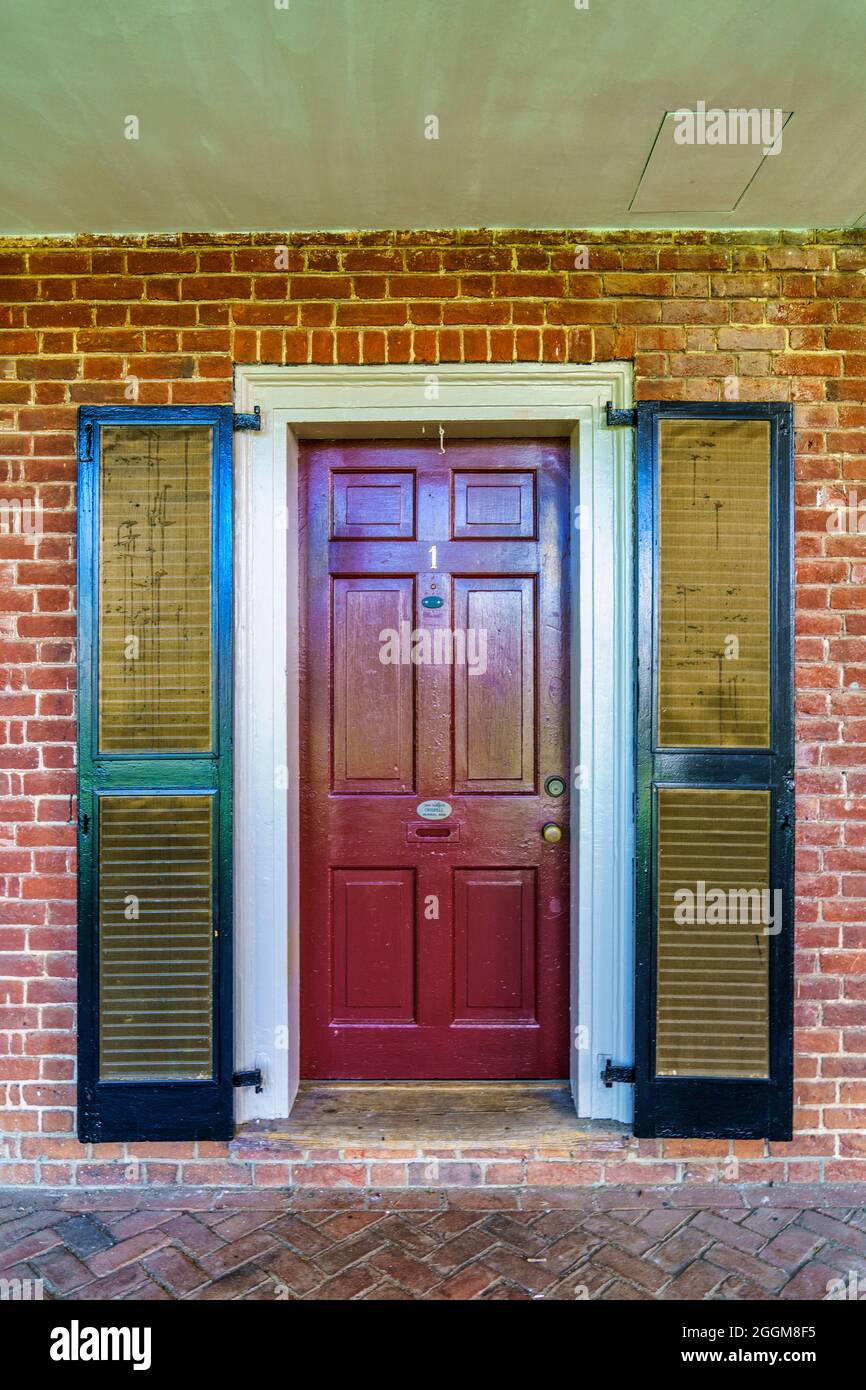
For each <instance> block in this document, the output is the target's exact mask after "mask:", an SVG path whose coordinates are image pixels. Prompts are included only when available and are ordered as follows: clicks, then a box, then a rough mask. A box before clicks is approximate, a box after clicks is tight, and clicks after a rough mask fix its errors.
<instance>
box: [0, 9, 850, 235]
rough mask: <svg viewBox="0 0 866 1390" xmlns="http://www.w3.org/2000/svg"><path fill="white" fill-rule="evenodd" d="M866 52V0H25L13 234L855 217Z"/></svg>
mask: <svg viewBox="0 0 866 1390" xmlns="http://www.w3.org/2000/svg"><path fill="white" fill-rule="evenodd" d="M584 2H585V0H580V3H584ZM283 6H285V8H284V7H283ZM864 67H866V0H588V5H587V8H585V9H579V8H577V7H576V4H575V0H0V234H7V235H8V234H13V235H14V234H48V233H69V232H90V231H93V232H127V231H129V232H146V231H163V232H170V231H182V230H214V231H219V230H261V231H293V230H300V231H310V230H323V229H327V230H331V229H342V228H382V227H386V228H392V227H398V228H399V227H418V228H422V227H478V226H491V227H532V228H538V227H542V228H543V227H549V228H557V227H565V228H581V227H635V228H640V227H669V226H677V227H690V226H695V227H721V228H725V227H832V226H847V225H851V224H853V223H855V222H857V221H860V220H864V221H866V161H864V156H863V136H864V131H866V73H864ZM698 101H703V102H705V103H706V106H707V107H708V108H712V107H719V108H725V109H727V108H731V107H733V108H755V107H757V108H771V109H775V108H778V109H779V110H781V111H784V112H785V113H789V112H790V113H792V114H791V115H790V118H789V119H788V121H787V124H786V125H785V127H784V136H783V145H782V150H781V152H780V153H779V154H777V155H774V156H771V157H768V158H763V157H762V156H761V154H760V151H759V150H758V149H757V148H754V149H748V150H745V151H743V150H740V151H733V150H732V149H731V148H730V147H728V148H725V147H715V148H713V149H710V148H708V147H703V148H701V149H695V148H692V147H683V146H680V147H677V148H673V146H671V148H670V149H665V148H664V141H665V140H669V138H670V128H671V121H670V118H668V120H667V121H666V120H665V114H666V113H667V112H672V111H676V110H678V109H680V108H684V107H686V108H689V109H694V108H695V106H696V104H697V102H698ZM128 116H135V117H137V119H138V122H139V127H140V130H139V139H138V140H128V139H126V138H125V137H124V127H125V121H126V118H127V117H128ZM429 116H435V117H436V118H437V119H438V122H439V138H438V140H430V139H425V124H428V123H427V117H429ZM659 142H662V143H659ZM651 154H652V155H653V158H652V160H651V159H650V156H651ZM671 161H674V162H673V163H672V162H671ZM645 169H646V173H647V179H646V180H645V181H644V182H643V183H642V177H643V174H644V170H645ZM658 179H660V180H661V183H660V185H659V184H658V183H654V182H653V180H658ZM659 198H661V199H662V201H663V202H666V203H667V202H671V201H675V202H678V203H681V204H682V206H680V207H662V208H659ZM639 207H643V208H651V209H654V210H653V211H642V212H638V211H637V210H636V209H637V208H639ZM630 209H631V210H630Z"/></svg>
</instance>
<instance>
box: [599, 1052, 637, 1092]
mask: <svg viewBox="0 0 866 1390" xmlns="http://www.w3.org/2000/svg"><path fill="white" fill-rule="evenodd" d="M599 1080H600V1081H601V1084H602V1085H603V1086H606V1087H607V1089H608V1090H610V1088H611V1086H612V1085H613V1083H614V1082H615V1081H625V1082H627V1083H631V1082H633V1081H634V1067H615V1066H614V1064H613V1062H612V1061H611V1060H610V1058H609V1057H605V1059H604V1069H603V1071H602V1073H601V1076H600V1077H599Z"/></svg>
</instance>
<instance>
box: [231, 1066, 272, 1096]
mask: <svg viewBox="0 0 866 1390" xmlns="http://www.w3.org/2000/svg"><path fill="white" fill-rule="evenodd" d="M232 1085H233V1086H255V1088H256V1095H257V1096H258V1095H261V1093H262V1091H263V1090H264V1082H263V1081H262V1070H261V1067H254V1068H252V1069H251V1070H250V1071H236V1072H235V1073H234V1074H233V1076H232Z"/></svg>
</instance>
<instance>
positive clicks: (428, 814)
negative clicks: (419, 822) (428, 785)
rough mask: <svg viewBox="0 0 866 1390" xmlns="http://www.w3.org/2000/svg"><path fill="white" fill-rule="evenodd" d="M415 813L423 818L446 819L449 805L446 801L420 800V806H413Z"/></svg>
mask: <svg viewBox="0 0 866 1390" xmlns="http://www.w3.org/2000/svg"><path fill="white" fill-rule="evenodd" d="M415 814H416V815H417V816H422V817H423V818H424V820H447V819H448V817H449V816H450V815H451V807H450V806H449V804H448V802H447V801H422V802H421V804H420V806H416V807H415Z"/></svg>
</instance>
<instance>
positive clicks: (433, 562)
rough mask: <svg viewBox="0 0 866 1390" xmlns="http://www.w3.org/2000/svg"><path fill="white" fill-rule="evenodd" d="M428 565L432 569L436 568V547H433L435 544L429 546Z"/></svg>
mask: <svg viewBox="0 0 866 1390" xmlns="http://www.w3.org/2000/svg"><path fill="white" fill-rule="evenodd" d="M430 567H431V569H434V570H435V568H436V547H435V545H431V547H430Z"/></svg>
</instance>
